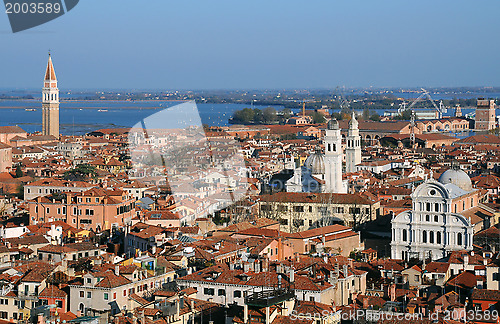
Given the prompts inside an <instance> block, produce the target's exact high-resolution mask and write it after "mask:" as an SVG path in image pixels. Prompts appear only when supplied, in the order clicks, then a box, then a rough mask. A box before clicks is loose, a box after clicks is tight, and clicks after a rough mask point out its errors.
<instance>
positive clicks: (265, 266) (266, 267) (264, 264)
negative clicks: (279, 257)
mask: <svg viewBox="0 0 500 324" xmlns="http://www.w3.org/2000/svg"><path fill="white" fill-rule="evenodd" d="M262 271H264V272H267V271H269V260H268V259H267V258H264V260H263V261H262Z"/></svg>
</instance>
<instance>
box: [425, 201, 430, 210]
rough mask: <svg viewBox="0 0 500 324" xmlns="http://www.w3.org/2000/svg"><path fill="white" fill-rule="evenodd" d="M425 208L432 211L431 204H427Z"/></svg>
mask: <svg viewBox="0 0 500 324" xmlns="http://www.w3.org/2000/svg"><path fill="white" fill-rule="evenodd" d="M425 208H426V210H427V211H431V203H426V204H425Z"/></svg>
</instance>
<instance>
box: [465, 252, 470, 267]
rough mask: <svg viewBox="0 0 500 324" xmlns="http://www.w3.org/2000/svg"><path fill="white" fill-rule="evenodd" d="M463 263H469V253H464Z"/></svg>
mask: <svg viewBox="0 0 500 324" xmlns="http://www.w3.org/2000/svg"><path fill="white" fill-rule="evenodd" d="M464 265H469V255H468V254H465V255H464Z"/></svg>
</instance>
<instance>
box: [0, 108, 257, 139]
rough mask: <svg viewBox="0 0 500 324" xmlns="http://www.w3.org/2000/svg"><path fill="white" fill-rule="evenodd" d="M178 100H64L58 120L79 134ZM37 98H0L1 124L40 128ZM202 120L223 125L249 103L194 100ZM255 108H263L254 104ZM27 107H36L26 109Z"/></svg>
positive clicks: (123, 123)
mask: <svg viewBox="0 0 500 324" xmlns="http://www.w3.org/2000/svg"><path fill="white" fill-rule="evenodd" d="M179 103H181V102H180V101H158V100H155V101H109V100H102V101H98V100H89V101H86V100H63V101H61V104H60V110H59V123H60V131H61V134H63V135H82V134H85V133H88V132H90V131H93V130H96V129H100V128H116V127H132V126H133V125H135V124H136V123H137V122H138V121H140V120H142V119H144V118H146V117H148V116H150V115H152V114H154V113H157V112H158V111H160V110H162V109H165V108H168V107H171V106H174V105H176V104H179ZM41 106H42V104H41V102H40V100H0V126H14V125H17V126H19V127H21V128H22V129H24V130H25V131H27V132H35V131H40V130H41V129H42V109H41ZM197 106H198V111H199V114H200V118H201V121H202V123H204V124H207V125H210V126H226V125H228V119H229V118H230V117H231V116H232V114H233V112H234V111H235V110H239V109H242V108H245V107H249V105H241V104H207V103H201V104H197ZM254 108H261V109H262V108H265V107H261V106H254ZM26 109H30V110H31V109H35V111H29V110H26Z"/></svg>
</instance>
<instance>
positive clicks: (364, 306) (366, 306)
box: [363, 296, 370, 309]
mask: <svg viewBox="0 0 500 324" xmlns="http://www.w3.org/2000/svg"><path fill="white" fill-rule="evenodd" d="M368 307H370V305H369V304H368V298H367V297H366V296H364V297H363V309H368Z"/></svg>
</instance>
